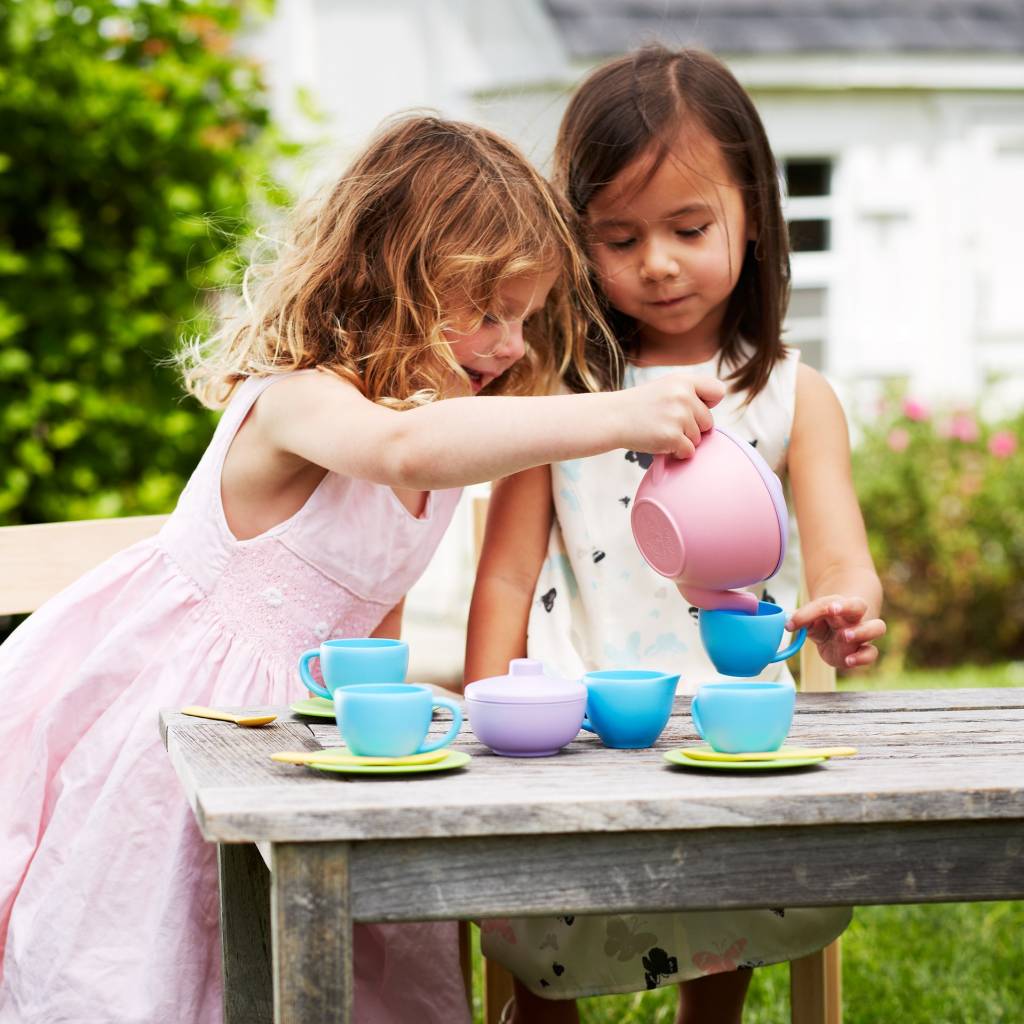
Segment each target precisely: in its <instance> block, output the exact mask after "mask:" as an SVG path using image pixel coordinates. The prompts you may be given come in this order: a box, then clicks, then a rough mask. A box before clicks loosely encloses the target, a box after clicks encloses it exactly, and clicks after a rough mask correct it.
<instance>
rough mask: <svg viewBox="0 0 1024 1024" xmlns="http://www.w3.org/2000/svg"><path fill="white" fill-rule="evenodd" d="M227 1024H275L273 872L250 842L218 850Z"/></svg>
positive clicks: (225, 845) (223, 845)
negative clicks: (272, 955)
mask: <svg viewBox="0 0 1024 1024" xmlns="http://www.w3.org/2000/svg"><path fill="white" fill-rule="evenodd" d="M217 865H218V870H219V874H220V933H221V952H222V963H223V968H224V1024H272V1022H273V1019H274V991H273V982H272V977H271V973H270V964H271V934H270V872H269V871H268V870H267V867H266V865H265V864H264V863H263V858H262V857H261V856H260V853H259V851H258V850H257V849H256V847H255V846H253V845H252V844H250V843H240V844H237V845H227V844H223V843H222V844H220V845H219V846H218V847H217Z"/></svg>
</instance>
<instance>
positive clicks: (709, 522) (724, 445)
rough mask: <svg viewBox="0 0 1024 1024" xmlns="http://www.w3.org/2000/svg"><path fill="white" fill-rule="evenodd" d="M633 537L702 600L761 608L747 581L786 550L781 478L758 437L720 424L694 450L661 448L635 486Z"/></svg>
mask: <svg viewBox="0 0 1024 1024" xmlns="http://www.w3.org/2000/svg"><path fill="white" fill-rule="evenodd" d="M631 522H632V526H633V537H634V539H635V540H636V543H637V546H638V547H639V548H640V553H641V554H642V555H643V556H644V558H645V559H646V561H647V563H648V564H649V565H650V566H651V568H652V569H654V570H655V572H659V573H661V575H662V576H668V577H669V578H670V579H672V580H674V581H675V582H676V583H677V584H678V585H679V588H680V590H681V591H682V593H683V596H684V597H685V598H686V599H687V600H688V601H689V602H690V603H691V604H693V605H696V606H697V607H698V608H706V609H719V608H731V609H735V610H738V611H748V612H750V613H751V614H756V612H757V597H756V596H755V595H754V594H751V593H748V592H746V591H737V590H735V589H734V588H736V587H748V586H750V585H752V584H754V583H760V582H761V580H765V579H768V578H769V577H770V576H774V575H775V573H777V572H778V571H779V567H780V566H781V565H782V559H783V557H784V556H785V554H786V534H787V523H788V516H787V513H786V499H785V498H784V497H783V494H782V484H781V483H780V482H779V478H778V477H777V476H776V475H775V474H774V473H773V472H772V470H771V467H770V466H769V465H768V463H767V462H765V461H764V459H763V458H761V456H760V455H758V454H757V451H756V450H755V449H754V447H753V446H752V445H749V444H747V442H746V441H742V440H740V439H739V438H738V437H735V436H734V435H733V434H730V433H729V432H728V431H727V430H723V429H722V428H721V427H715V428H713V429H712V430H710V431H708V433H707V434H705V435H704V437H703V439H702V440H701V443H700V444H699V445H698V446H697V451H696V452H695V453H694V455H693V456H692V458H689V459H675V458H672V457H671V456H668V455H656V456H655V457H654V462H653V463H652V465H651V467H650V469H648V470H647V472H646V473H645V474H644V478H643V480H641V481H640V486H639V487H638V488H637V492H636V498H635V499H634V501H633V511H632V513H631Z"/></svg>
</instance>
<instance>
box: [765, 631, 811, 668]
mask: <svg viewBox="0 0 1024 1024" xmlns="http://www.w3.org/2000/svg"><path fill="white" fill-rule="evenodd" d="M806 639H807V630H806V629H801V630H799V631H798V632H797V634H796V636H795V637H793V642H792V643H791V644H790V645H789V646H788V647H787V648H786V649H785V650H783V651H779V653H778V654H776V655H775V657H774V658H772V660H771V661H770V662H768V664H769V665H772V664H774V663H775V662H776V661H785V660H786V659H787V658H792V657H793V655H794V654H796V652H797V651H799V650H800V648H801V647H803V645H804V641H805V640H806Z"/></svg>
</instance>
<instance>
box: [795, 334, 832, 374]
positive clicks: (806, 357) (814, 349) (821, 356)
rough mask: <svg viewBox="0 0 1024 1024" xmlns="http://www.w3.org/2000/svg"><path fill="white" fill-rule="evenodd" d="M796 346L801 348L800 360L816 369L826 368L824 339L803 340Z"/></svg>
mask: <svg viewBox="0 0 1024 1024" xmlns="http://www.w3.org/2000/svg"><path fill="white" fill-rule="evenodd" d="M796 347H797V348H798V349H799V350H800V362H802V363H806V364H807V365H808V366H810V367H812V368H813V369H815V370H824V369H825V343H824V342H823V341H801V342H800V343H799V344H798V345H797V346H796Z"/></svg>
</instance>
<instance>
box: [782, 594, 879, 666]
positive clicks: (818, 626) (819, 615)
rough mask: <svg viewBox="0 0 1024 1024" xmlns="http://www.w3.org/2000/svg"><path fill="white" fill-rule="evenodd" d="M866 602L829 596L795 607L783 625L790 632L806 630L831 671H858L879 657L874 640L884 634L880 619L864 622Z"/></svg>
mask: <svg viewBox="0 0 1024 1024" xmlns="http://www.w3.org/2000/svg"><path fill="white" fill-rule="evenodd" d="M867 610H868V605H867V602H866V601H865V600H864V599H863V598H860V597H843V596H842V595H841V594H829V595H827V596H826V597H817V598H815V599H814V600H813V601H809V602H808V603H807V604H805V605H803V606H802V607H800V608H798V609H797V610H796V611H795V612H793V615H792V616H791V617H790V620H789V622H787V623H786V629H788V630H790V631H791V632H792V631H794V630H797V629H800V628H802V627H806V628H807V636H808V637H809V638H810V639H811V640H813V641H814V642H815V643H816V644H817V645H818V651H819V652H820V653H821V657H822V660H823V661H825V662H826V663H827V664H829V665H831V666H833V668H860V667H862V666H864V665H870V664H871V663H872V662H874V660H875V659H876V658H877V657H878V648H877V647H875V645H874V643H873V641H875V640H877V639H878V638H879V637H881V636H884V634H885V623H884V622H883V621H882V620H881V619H865V618H864V616H865V615H866V614H867Z"/></svg>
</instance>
